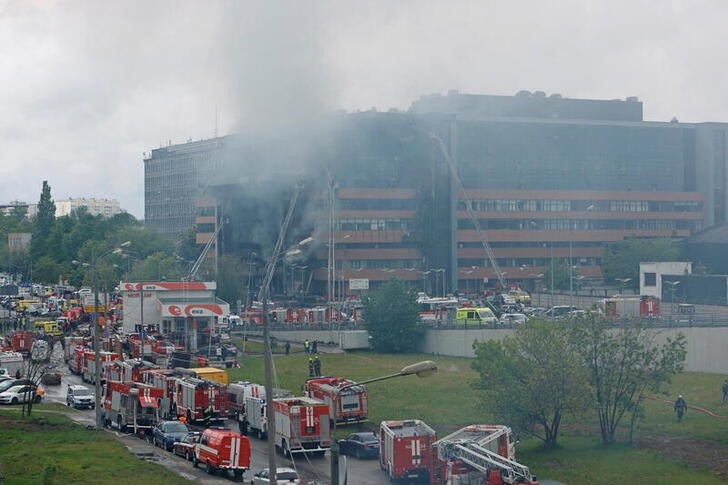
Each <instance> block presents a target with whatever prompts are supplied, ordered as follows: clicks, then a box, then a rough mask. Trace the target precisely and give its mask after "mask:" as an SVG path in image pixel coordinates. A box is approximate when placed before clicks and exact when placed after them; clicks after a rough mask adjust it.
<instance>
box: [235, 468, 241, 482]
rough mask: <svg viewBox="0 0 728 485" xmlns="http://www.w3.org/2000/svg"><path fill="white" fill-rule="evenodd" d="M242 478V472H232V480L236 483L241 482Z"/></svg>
mask: <svg viewBox="0 0 728 485" xmlns="http://www.w3.org/2000/svg"><path fill="white" fill-rule="evenodd" d="M242 478H243V471H242V470H233V479H234V480H235V481H236V482H239V481H241V479H242Z"/></svg>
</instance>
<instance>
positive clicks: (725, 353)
mask: <svg viewBox="0 0 728 485" xmlns="http://www.w3.org/2000/svg"><path fill="white" fill-rule="evenodd" d="M652 331H653V332H654V333H655V338H656V340H657V342H660V343H663V342H664V341H665V340H666V339H667V338H668V337H673V338H674V337H675V336H676V335H677V334H678V333H679V332H682V333H683V334H684V335H685V337H687V351H688V353H687V358H686V360H685V370H687V371H693V372H712V373H717V374H728V327H680V328H656V329H653V330H652ZM511 333H512V330H511V329H500V328H499V329H464V330H428V331H427V332H426V335H425V341H424V343H423V346H422V351H423V352H424V353H427V354H435V355H451V356H456V357H473V356H474V355H475V354H474V352H473V342H475V341H476V340H485V339H495V340H500V339H502V338H503V337H505V336H506V335H510V334H511ZM271 334H272V335H274V336H275V337H276V338H278V339H280V340H289V341H291V342H303V341H304V340H305V339H309V340H318V341H319V342H324V343H327V342H335V343H337V344H338V345H339V347H341V348H342V349H343V350H357V349H367V348H369V338H368V337H369V335H368V334H367V332H366V331H364V330H341V331H337V330H291V331H280V330H276V331H274V332H271Z"/></svg>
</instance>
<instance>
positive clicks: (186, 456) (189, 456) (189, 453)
mask: <svg viewBox="0 0 728 485" xmlns="http://www.w3.org/2000/svg"><path fill="white" fill-rule="evenodd" d="M193 457H194V455H193V454H192V452H191V451H188V452H187V453H186V454H185V459H186V460H187V461H192V458H193Z"/></svg>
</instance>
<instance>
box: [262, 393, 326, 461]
mask: <svg viewBox="0 0 728 485" xmlns="http://www.w3.org/2000/svg"><path fill="white" fill-rule="evenodd" d="M273 411H274V412H275V420H276V437H275V438H276V439H275V442H276V447H277V449H278V450H279V451H281V452H282V453H283V455H284V456H291V455H293V454H295V453H310V454H312V455H313V456H324V454H325V453H326V450H328V449H329V448H331V430H330V428H329V419H328V417H329V407H328V406H327V405H326V403H324V402H323V401H319V400H318V399H313V398H310V397H288V398H281V399H273Z"/></svg>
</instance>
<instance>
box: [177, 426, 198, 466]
mask: <svg viewBox="0 0 728 485" xmlns="http://www.w3.org/2000/svg"><path fill="white" fill-rule="evenodd" d="M200 436H202V433H201V432H200V431H193V432H191V433H187V435H186V436H185V437H184V438H182V439H181V440H179V441H175V442H174V445H173V447H172V452H173V453H174V454H175V455H177V456H181V457H183V458H185V459H186V460H189V461H192V457H193V456H194V454H195V443H199V442H200Z"/></svg>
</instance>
